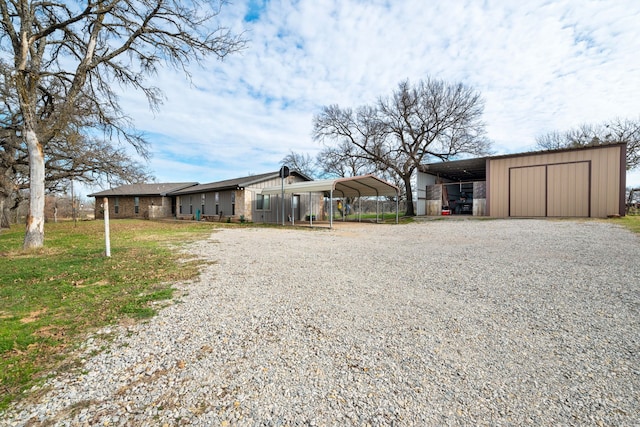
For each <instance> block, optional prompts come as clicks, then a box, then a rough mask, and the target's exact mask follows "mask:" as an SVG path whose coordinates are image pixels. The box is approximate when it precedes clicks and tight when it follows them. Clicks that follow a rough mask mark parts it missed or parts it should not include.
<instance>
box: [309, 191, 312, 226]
mask: <svg viewBox="0 0 640 427" xmlns="http://www.w3.org/2000/svg"><path fill="white" fill-rule="evenodd" d="M309 225H313V198H312V197H311V191H309Z"/></svg>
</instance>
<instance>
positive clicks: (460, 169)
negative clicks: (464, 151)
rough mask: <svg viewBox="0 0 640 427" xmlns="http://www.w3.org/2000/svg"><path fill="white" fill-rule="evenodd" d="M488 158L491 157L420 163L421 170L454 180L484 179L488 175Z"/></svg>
mask: <svg viewBox="0 0 640 427" xmlns="http://www.w3.org/2000/svg"><path fill="white" fill-rule="evenodd" d="M487 159H489V157H479V158H476V159H464V160H452V161H449V162H439V163H429V164H426V165H420V168H419V170H420V172H424V173H428V174H429V175H436V176H439V177H441V178H446V179H450V180H452V181H484V180H485V179H486V177H487Z"/></svg>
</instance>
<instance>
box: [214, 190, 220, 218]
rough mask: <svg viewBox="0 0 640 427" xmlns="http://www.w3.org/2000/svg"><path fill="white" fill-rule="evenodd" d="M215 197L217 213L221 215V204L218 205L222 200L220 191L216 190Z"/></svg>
mask: <svg viewBox="0 0 640 427" xmlns="http://www.w3.org/2000/svg"><path fill="white" fill-rule="evenodd" d="M214 198H215V200H216V215H219V214H220V206H219V205H218V203H219V202H220V193H218V192H217V191H216V193H215V196H214Z"/></svg>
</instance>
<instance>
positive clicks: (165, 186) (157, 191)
mask: <svg viewBox="0 0 640 427" xmlns="http://www.w3.org/2000/svg"><path fill="white" fill-rule="evenodd" d="M196 184H198V183H197V182H170V183H151V184H128V185H122V186H120V187H116V188H110V189H109V190H104V191H100V192H98V193H93V194H89V195H87V197H109V196H165V195H166V194H167V193H170V192H172V191H177V190H181V189H183V188H187V187H192V186H194V185H196Z"/></svg>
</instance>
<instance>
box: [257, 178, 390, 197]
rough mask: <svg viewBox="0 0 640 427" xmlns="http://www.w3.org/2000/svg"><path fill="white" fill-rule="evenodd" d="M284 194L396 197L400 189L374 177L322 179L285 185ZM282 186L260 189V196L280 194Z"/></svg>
mask: <svg viewBox="0 0 640 427" xmlns="http://www.w3.org/2000/svg"><path fill="white" fill-rule="evenodd" d="M284 192H285V193H287V194H290V193H333V196H334V197H360V196H391V197H395V196H398V194H399V193H400V189H399V188H398V187H396V186H395V185H393V184H390V183H388V182H386V181H383V180H381V179H380V178H377V177H375V176H374V175H362V176H352V177H347V178H336V179H324V180H319V181H308V182H296V183H293V184H286V185H285V186H284ZM281 193H282V186H277V187H267V188H263V189H262V194H281Z"/></svg>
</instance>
